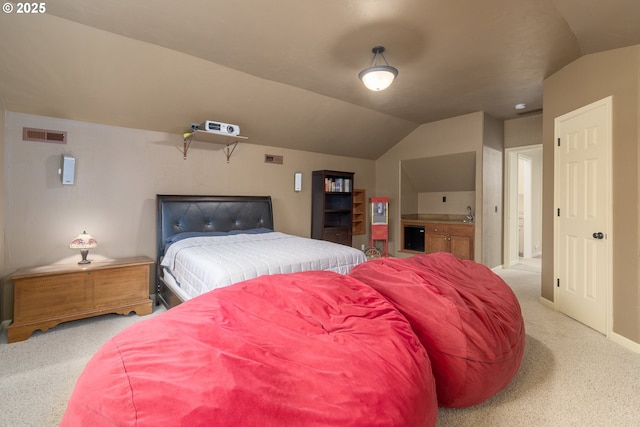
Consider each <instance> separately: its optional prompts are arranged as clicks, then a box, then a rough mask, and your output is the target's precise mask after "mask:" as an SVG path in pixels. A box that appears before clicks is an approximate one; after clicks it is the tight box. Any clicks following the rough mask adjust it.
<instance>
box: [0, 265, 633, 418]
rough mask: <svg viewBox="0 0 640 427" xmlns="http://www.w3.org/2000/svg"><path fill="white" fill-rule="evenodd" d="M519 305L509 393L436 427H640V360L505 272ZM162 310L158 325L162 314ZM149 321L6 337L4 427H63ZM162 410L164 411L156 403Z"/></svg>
mask: <svg viewBox="0 0 640 427" xmlns="http://www.w3.org/2000/svg"><path fill="white" fill-rule="evenodd" d="M498 273H499V274H500V275H501V276H502V277H503V278H504V279H505V280H506V281H507V283H509V285H510V286H511V287H512V288H513V289H514V291H515V293H516V295H517V296H518V299H519V301H520V304H521V306H522V312H523V316H524V318H525V324H526V330H527V345H526V350H525V355H524V359H523V363H522V366H521V368H520V370H519V372H518V374H517V375H516V376H515V378H514V380H513V381H512V382H511V384H510V385H509V386H508V387H507V388H505V389H504V390H503V391H502V392H500V393H499V394H497V395H496V396H494V397H492V398H491V399H489V400H488V401H486V402H484V403H482V404H480V405H476V406H474V407H470V408H464V409H443V408H441V409H440V411H439V413H438V426H439V427H448V426H456V427H463V426H474V427H478V426H492V427H493V426H554V427H557V426H581V427H582V426H616V427H622V426H637V425H640V354H636V353H633V352H631V351H628V350H626V349H625V348H623V347H621V346H619V345H618V344H615V343H613V342H612V341H610V340H608V339H607V338H605V337H604V336H602V335H600V334H599V333H597V332H595V331H593V330H591V329H589V328H587V327H585V326H584V325H582V324H580V323H578V322H575V321H574V320H572V319H570V318H568V317H566V316H564V315H562V314H560V313H558V312H555V311H553V310H552V309H549V308H547V307H545V306H543V305H542V304H541V303H540V302H539V289H540V274H539V273H536V272H530V271H523V270H516V269H510V270H501V271H499V272H498ZM163 311H164V309H163V308H156V310H155V311H154V313H153V314H152V316H155V315H157V314H158V313H161V312H163ZM144 318H145V317H138V316H135V315H130V316H118V315H107V316H101V317H97V318H94V319H86V320H80V321H76V322H71V323H66V324H62V325H59V326H57V327H56V328H53V329H51V330H49V331H48V332H46V333H40V332H36V333H35V334H34V335H33V336H32V337H31V338H29V339H28V340H26V341H23V342H19V343H13V344H7V343H6V331H5V330H3V331H2V334H0V426H1V427H5V426H6V427H18V426H34V427H35V426H37V427H46V426H56V425H58V423H59V421H60V418H61V417H62V414H63V413H64V410H65V408H66V401H67V399H68V397H69V395H70V394H71V391H72V390H73V386H74V384H75V381H76V379H77V377H78V375H79V374H80V372H82V369H83V368H84V365H85V364H86V362H87V361H88V360H89V358H90V357H91V355H92V354H93V353H94V352H95V351H96V350H97V349H98V348H99V347H100V346H101V345H102V344H103V343H104V342H105V341H106V340H107V339H108V338H109V337H111V336H112V335H114V334H116V333H117V332H118V331H120V330H122V329H124V328H125V327H127V326H129V325H130V324H133V323H135V322H137V321H139V320H141V319H144ZM159 404H161V403H160V402H159Z"/></svg>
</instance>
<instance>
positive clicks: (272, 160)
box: [264, 154, 284, 165]
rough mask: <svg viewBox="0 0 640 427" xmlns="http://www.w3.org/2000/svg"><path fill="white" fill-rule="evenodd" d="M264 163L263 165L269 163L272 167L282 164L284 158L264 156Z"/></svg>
mask: <svg viewBox="0 0 640 427" xmlns="http://www.w3.org/2000/svg"><path fill="white" fill-rule="evenodd" d="M264 162H265V163H271V164H274V165H281V164H283V163H284V157H283V156H276V155H274V154H265V155H264Z"/></svg>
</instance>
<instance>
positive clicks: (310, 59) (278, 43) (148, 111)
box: [0, 0, 640, 159]
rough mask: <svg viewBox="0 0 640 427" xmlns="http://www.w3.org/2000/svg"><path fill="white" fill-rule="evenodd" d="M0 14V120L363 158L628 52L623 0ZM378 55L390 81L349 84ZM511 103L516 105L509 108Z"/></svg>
mask: <svg viewBox="0 0 640 427" xmlns="http://www.w3.org/2000/svg"><path fill="white" fill-rule="evenodd" d="M45 5H46V9H47V10H46V14H43V15H41V14H29V15H25V14H18V13H16V11H15V10H14V11H12V13H3V14H2V15H0V40H2V41H1V42H0V102H2V106H3V107H4V108H5V109H6V110H9V111H14V112H24V113H30V114H38V115H45V116H51V117H60V118H68V119H74V120H82V121H88V122H94V123H104V124H112V125H119V126H125V127H133V128H140V129H150V130H158V131H162V132H169V133H173V134H176V135H177V136H176V138H179V136H178V135H181V134H182V132H184V131H186V130H188V128H189V125H190V124H191V123H198V122H201V121H203V120H216V121H223V122H228V123H233V124H237V125H239V126H240V129H241V131H242V132H241V133H242V134H243V135H245V136H247V137H248V138H249V142H251V143H254V144H262V145H271V146H277V147H286V148H293V149H300V150H307V151H314V152H321V153H328V154H336V155H343V156H353V157H361V158H370V159H375V158H377V157H379V156H380V155H381V154H383V153H384V152H385V151H386V150H388V149H389V148H390V147H392V146H393V145H395V144H396V143H397V142H398V141H400V140H401V139H402V138H404V137H405V136H406V135H407V134H409V133H410V132H411V131H413V130H414V129H415V128H416V127H417V126H419V125H420V124H423V123H427V122H431V121H436V120H440V119H444V118H448V117H453V116H457V115H461V114H466V113H470V112H475V111H485V112H487V113H488V114H491V115H493V116H495V117H497V118H500V119H510V118H514V117H517V116H518V114H530V113H532V112H535V111H539V110H540V108H541V107H542V82H543V79H544V78H545V77H547V76H549V75H551V74H553V73H554V72H556V71H558V70H559V69H561V68H562V67H563V66H565V65H567V64H569V63H570V62H572V61H574V60H575V59H577V58H579V57H580V56H582V55H587V54H590V53H594V52H599V51H603V50H609V49H614V48H619V47H624V46H629V45H633V44H638V43H640V25H638V23H639V22H640V1H637V0H607V1H603V0H456V1H451V0H322V1H318V0H316V1H312V0H272V1H265V0H237V1H229V0H191V1H175V0H136V1H131V0H109V1H103V0H56V1H55V2H46V3H45ZM376 45H383V46H384V47H385V48H386V52H385V54H386V58H387V60H388V61H389V63H390V64H391V65H393V66H394V67H396V68H397V69H398V70H399V75H398V78H397V79H396V81H395V82H394V83H393V85H392V86H391V87H390V88H389V89H387V90H385V91H381V92H371V91H369V90H367V89H365V88H364V86H363V85H362V83H361V82H360V81H359V80H358V78H357V74H358V72H359V71H360V70H361V69H362V68H364V67H366V66H368V65H369V62H370V61H371V57H372V54H371V48H372V47H374V46H376ZM516 103H526V104H527V108H526V109H525V110H522V111H520V112H518V111H516V110H515V109H514V105H515V104H516Z"/></svg>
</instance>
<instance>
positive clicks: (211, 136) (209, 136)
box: [182, 130, 249, 163]
mask: <svg viewBox="0 0 640 427" xmlns="http://www.w3.org/2000/svg"><path fill="white" fill-rule="evenodd" d="M182 139H183V140H184V146H183V152H182V153H183V156H184V157H183V158H184V159H185V160H186V159H187V152H188V151H189V147H190V146H191V141H193V140H196V141H201V142H213V143H216V144H226V145H227V146H226V148H225V149H224V154H225V156H226V157H227V163H229V159H230V158H231V155H232V154H233V151H234V150H235V149H236V146H237V145H238V142H240V140H243V141H244V140H247V139H249V138H247V137H246V136H240V135H224V134H221V133H215V132H207V131H204V130H194V131H190V132H185V133H184V134H182Z"/></svg>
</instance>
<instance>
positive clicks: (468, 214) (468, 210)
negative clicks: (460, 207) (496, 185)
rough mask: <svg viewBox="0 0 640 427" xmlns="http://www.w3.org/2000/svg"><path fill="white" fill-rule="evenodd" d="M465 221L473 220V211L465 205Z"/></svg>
mask: <svg viewBox="0 0 640 427" xmlns="http://www.w3.org/2000/svg"><path fill="white" fill-rule="evenodd" d="M467 221H468V222H473V213H472V212H471V206H467Z"/></svg>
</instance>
